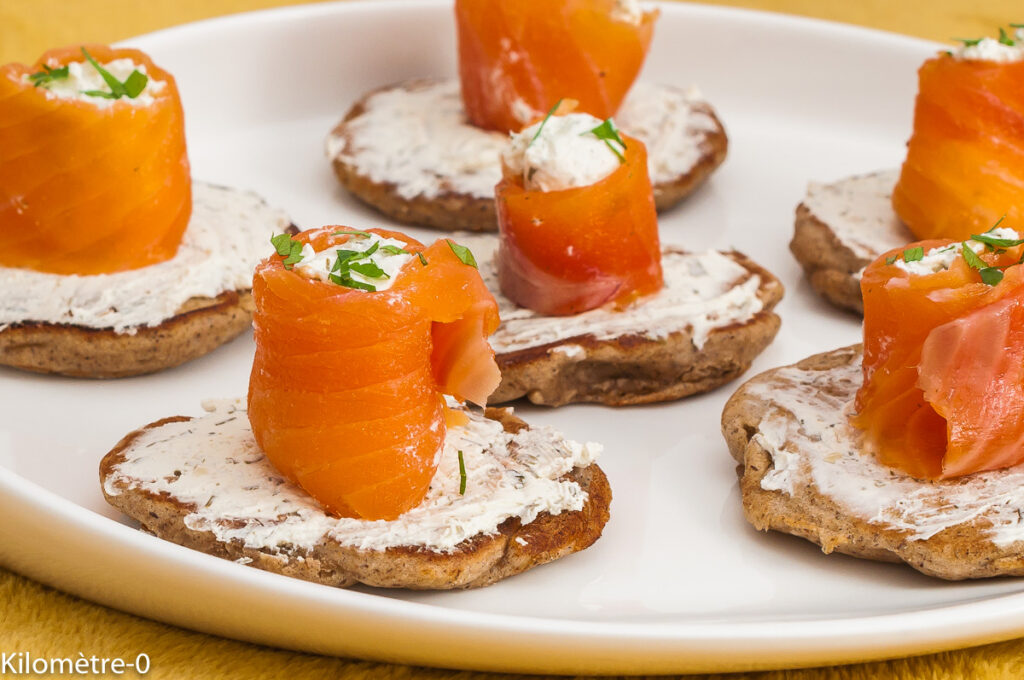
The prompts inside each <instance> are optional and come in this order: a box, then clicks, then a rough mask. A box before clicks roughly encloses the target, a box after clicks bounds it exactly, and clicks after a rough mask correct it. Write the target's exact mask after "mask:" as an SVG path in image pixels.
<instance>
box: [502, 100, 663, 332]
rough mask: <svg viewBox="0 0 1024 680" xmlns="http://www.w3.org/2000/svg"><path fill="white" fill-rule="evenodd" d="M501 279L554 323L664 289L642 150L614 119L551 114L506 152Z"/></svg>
mask: <svg viewBox="0 0 1024 680" xmlns="http://www.w3.org/2000/svg"><path fill="white" fill-rule="evenodd" d="M502 164H503V170H504V179H503V180H502V181H501V182H500V183H499V184H498V186H497V188H496V189H495V193H496V199H497V203H498V229H499V232H500V236H501V241H500V244H501V245H500V247H499V250H498V256H497V264H498V279H499V281H500V285H501V291H502V293H504V295H505V296H506V297H508V298H509V299H510V300H512V301H513V302H515V303H516V304H517V305H520V306H521V307H526V308H528V309H532V310H534V311H536V312H539V313H541V314H545V315H551V316H564V315H572V314H579V313H580V312H585V311H587V310H589V309H595V308H597V307H602V306H604V305H607V304H613V305H615V306H617V307H619V308H622V307H625V306H626V305H628V304H630V303H631V302H633V301H635V300H636V299H637V298H640V297H642V296H645V295H649V294H651V293H655V292H657V291H658V290H660V289H661V287H662V285H663V277H662V269H661V244H660V241H659V238H658V216H657V212H656V211H655V207H654V197H653V193H652V190H651V181H650V179H649V177H648V174H647V153H646V150H645V148H644V145H643V144H642V143H641V142H639V141H637V140H635V139H633V138H631V137H627V136H625V135H621V134H620V133H619V132H618V130H617V129H616V128H615V124H614V123H613V122H612V121H611V119H608V120H605V121H604V122H602V121H600V120H598V119H597V118H594V117H593V116H591V115H588V114H568V115H564V116H557V115H553V116H549V117H548V118H546V119H545V120H544V121H542V122H541V123H539V124H536V125H533V126H531V127H528V128H526V129H525V130H523V131H522V132H520V133H517V134H514V135H513V136H512V145H511V146H510V147H509V149H508V150H507V151H506V152H505V153H504V154H503V155H502Z"/></svg>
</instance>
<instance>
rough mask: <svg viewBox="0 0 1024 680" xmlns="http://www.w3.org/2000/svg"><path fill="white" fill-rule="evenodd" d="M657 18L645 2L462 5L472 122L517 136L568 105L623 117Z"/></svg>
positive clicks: (482, 1)
mask: <svg viewBox="0 0 1024 680" xmlns="http://www.w3.org/2000/svg"><path fill="white" fill-rule="evenodd" d="M657 18H658V12H657V10H654V11H649V12H645V11H643V10H642V9H641V8H640V4H639V2H637V0H456V2H455V20H456V26H457V30H458V37H459V77H460V79H461V81H462V101H463V103H464V104H465V107H466V115H467V116H468V117H469V120H470V122H471V123H473V125H476V126H478V127H481V128H485V129H488V130H498V131H501V132H515V131H516V130H519V129H521V128H522V127H523V126H524V125H526V124H527V123H531V122H533V121H535V120H536V119H537V118H539V117H540V116H541V115H543V114H544V112H545V111H547V110H549V109H550V108H551V107H552V106H554V105H555V104H556V103H557V102H558V100H559V98H561V97H571V98H573V99H576V100H577V101H579V102H580V110H582V111H586V112H587V113H591V114H593V115H595V116H598V117H600V118H602V119H603V118H609V117H611V116H613V115H615V113H616V112H617V111H618V110H619V105H620V104H622V101H623V99H625V97H626V93H627V92H628V91H629V88H630V87H632V85H633V81H634V80H635V79H636V77H637V74H639V73H640V68H641V67H642V66H643V63H644V59H645V58H646V57H647V50H648V49H649V48H650V46H651V39H652V38H653V36H654V22H655V20H656V19H657Z"/></svg>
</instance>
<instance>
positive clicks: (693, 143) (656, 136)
mask: <svg viewBox="0 0 1024 680" xmlns="http://www.w3.org/2000/svg"><path fill="white" fill-rule="evenodd" d="M364 104H365V108H366V110H365V111H364V112H363V113H362V114H360V115H359V116H357V117H355V118H353V119H352V120H349V121H348V122H346V123H344V124H343V125H342V126H339V128H338V129H336V130H335V131H334V132H332V133H331V135H330V136H328V138H327V142H326V150H327V156H328V157H329V158H330V159H332V160H339V161H341V162H344V163H346V164H348V165H351V166H352V167H353V168H355V170H356V171H357V172H359V174H361V175H363V176H365V177H367V178H369V179H370V180H371V181H373V182H377V183H381V184H390V185H392V186H393V187H394V191H395V192H396V193H397V194H398V195H399V196H401V197H402V198H405V199H412V198H416V197H418V196H422V197H424V198H427V199H433V198H437V197H439V196H443V195H445V194H464V195H468V196H471V197H474V198H486V199H491V198H493V197H494V186H495V185H496V184H497V183H498V182H499V181H500V180H501V153H502V151H504V150H505V148H506V147H507V146H508V145H509V143H510V142H509V137H508V136H507V135H503V134H501V133H498V132H490V131H487V130H481V129H480V128H477V127H474V126H473V125H471V124H470V123H469V122H468V121H467V119H466V114H465V111H464V110H463V108H462V98H461V96H460V94H459V83H458V81H457V80H439V81H420V82H417V83H407V84H405V85H402V86H397V87H393V88H389V89H385V90H382V91H380V92H376V93H374V94H371V95H370V96H368V97H367V98H366V100H365V102H364ZM708 110H709V109H708V108H707V105H706V103H705V102H704V100H703V99H702V98H701V96H700V94H699V93H698V92H697V91H696V90H692V89H691V90H681V89H679V88H675V87H669V86H655V85H645V84H643V83H638V84H637V85H635V86H634V87H633V89H632V90H631V91H630V94H629V96H628V97H627V98H626V101H625V102H623V105H622V107H621V109H620V111H619V113H618V115H616V121H617V122H618V124H619V126H620V128H621V129H622V131H623V132H624V133H626V134H627V135H629V136H631V137H634V138H636V139H639V140H640V141H641V142H643V143H644V145H645V146H646V147H647V152H648V169H649V172H650V175H651V181H652V182H654V183H655V184H658V183H668V182H673V181H675V180H677V179H679V178H680V177H681V176H683V175H685V174H686V173H688V172H689V171H690V170H692V169H693V167H694V166H695V165H696V164H697V162H698V161H699V160H700V158H701V155H702V153H703V147H704V145H705V144H706V139H707V137H708V136H709V135H710V134H712V133H715V132H717V130H718V125H717V123H716V122H715V120H714V118H713V117H712V116H711V115H709V113H708ZM521 113H522V114H523V115H524V116H526V115H527V112H526V111H525V110H524V111H522V112H521ZM517 115H518V113H517ZM532 118H533V116H529V119H532Z"/></svg>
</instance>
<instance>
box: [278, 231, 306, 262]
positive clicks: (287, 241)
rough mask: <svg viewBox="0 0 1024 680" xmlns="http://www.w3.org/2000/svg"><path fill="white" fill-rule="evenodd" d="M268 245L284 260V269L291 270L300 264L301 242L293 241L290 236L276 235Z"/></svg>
mask: <svg viewBox="0 0 1024 680" xmlns="http://www.w3.org/2000/svg"><path fill="white" fill-rule="evenodd" d="M270 243H271V244H272V245H273V246H274V250H276V251H277V254H278V255H280V256H281V257H283V258H284V260H283V261H282V264H284V268H285V269H291V268H292V267H293V266H295V265H296V264H298V263H299V262H302V242H301V241H296V240H295V239H293V238H292V235H291V234H278V235H277V236H274V237H273V238H271V239H270Z"/></svg>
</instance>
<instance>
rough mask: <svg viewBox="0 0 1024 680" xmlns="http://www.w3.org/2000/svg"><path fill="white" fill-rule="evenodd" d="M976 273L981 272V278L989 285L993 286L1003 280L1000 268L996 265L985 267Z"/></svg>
mask: <svg viewBox="0 0 1024 680" xmlns="http://www.w3.org/2000/svg"><path fill="white" fill-rule="evenodd" d="M978 273H979V274H981V280H982V281H984V282H985V283H987V284H988V285H990V286H994V285H996V284H997V283H999V282H1000V281H1002V280H1003V272H1002V270H1001V269H997V268H996V267H985V268H984V269H982V270H980V271H979V272H978Z"/></svg>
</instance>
